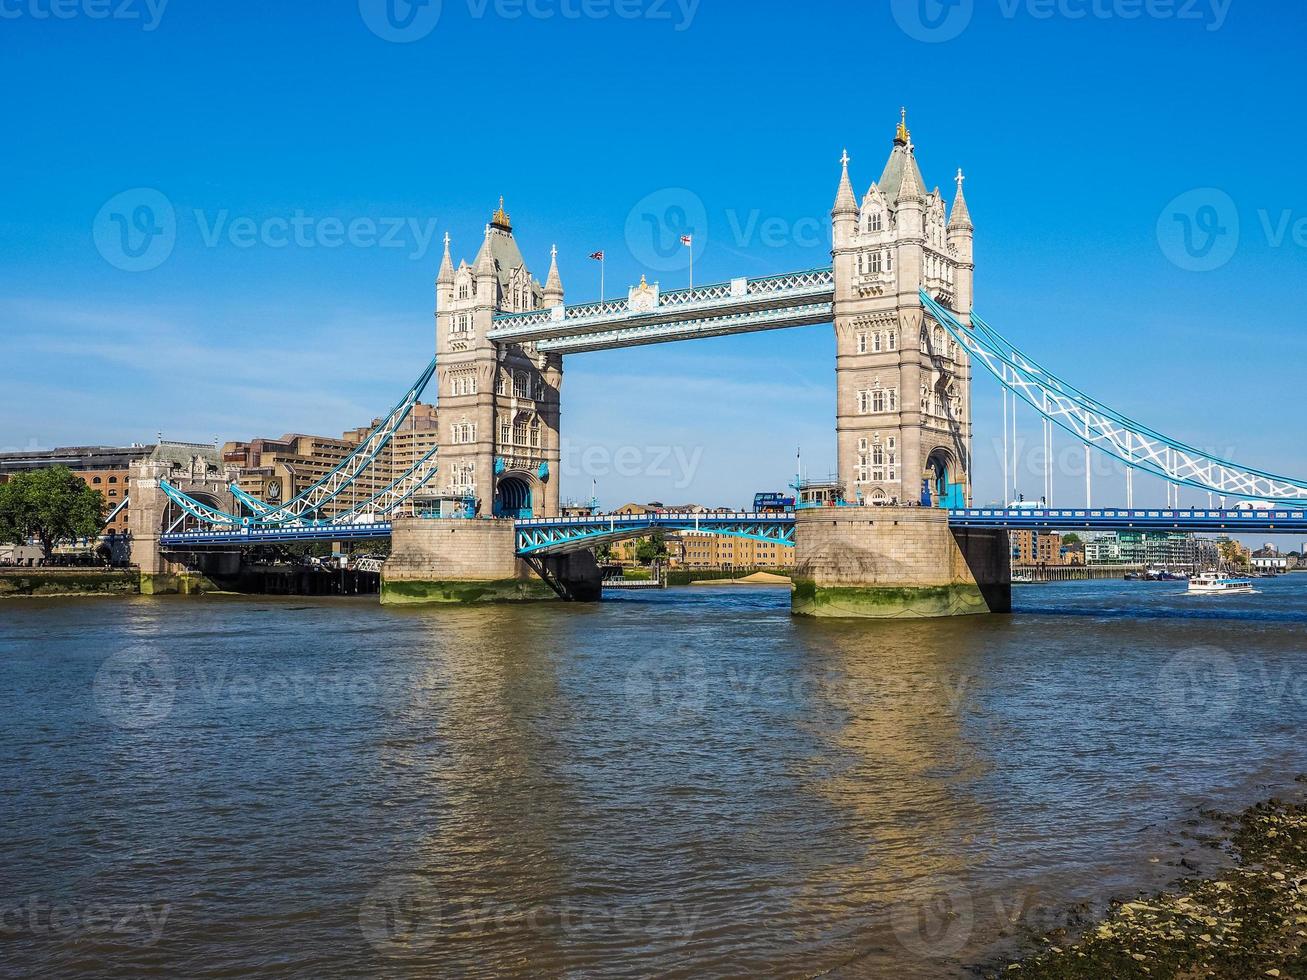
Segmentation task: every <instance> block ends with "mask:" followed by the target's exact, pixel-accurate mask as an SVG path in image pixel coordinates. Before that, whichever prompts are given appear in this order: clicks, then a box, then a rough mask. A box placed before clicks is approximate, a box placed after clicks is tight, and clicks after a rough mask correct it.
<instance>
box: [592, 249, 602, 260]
mask: <svg viewBox="0 0 1307 980" xmlns="http://www.w3.org/2000/svg"><path fill="white" fill-rule="evenodd" d="M590 258H592V259H594V260H595V261H596V262H602V261H603V260H604V253H603V252H602V251H600V252H591V253H590Z"/></svg>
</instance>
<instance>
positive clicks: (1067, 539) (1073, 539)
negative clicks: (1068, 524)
mask: <svg viewBox="0 0 1307 980" xmlns="http://www.w3.org/2000/svg"><path fill="white" fill-rule="evenodd" d="M1082 540H1083V539H1082V538H1081V537H1080V535H1078V534H1076V533H1075V532H1074V531H1073V532H1072V533H1070V534H1064V535H1062V543H1063V544H1079V543H1080V542H1081V541H1082Z"/></svg>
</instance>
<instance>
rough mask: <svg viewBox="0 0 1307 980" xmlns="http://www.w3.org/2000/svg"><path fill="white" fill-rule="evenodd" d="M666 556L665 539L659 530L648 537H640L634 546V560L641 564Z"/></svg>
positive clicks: (647, 563)
mask: <svg viewBox="0 0 1307 980" xmlns="http://www.w3.org/2000/svg"><path fill="white" fill-rule="evenodd" d="M666 557H667V541H666V539H665V538H664V536H663V533H662V532H661V531H658V532H657V533H655V534H654V535H653V537H649V538H641V539H640V542H639V543H638V544H637V545H636V546H635V560H636V561H638V562H639V563H640V564H641V565H649V564H652V563H653V560H654V559H655V558H666Z"/></svg>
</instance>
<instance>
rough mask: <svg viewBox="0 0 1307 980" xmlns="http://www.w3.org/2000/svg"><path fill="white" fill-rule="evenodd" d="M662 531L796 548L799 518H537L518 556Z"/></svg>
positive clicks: (523, 527) (524, 530)
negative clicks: (795, 520) (707, 535)
mask: <svg viewBox="0 0 1307 980" xmlns="http://www.w3.org/2000/svg"><path fill="white" fill-rule="evenodd" d="M659 530H662V531H691V532H694V531H698V532H701V533H704V534H723V535H728V536H731V537H740V538H752V539H753V540H755V541H765V542H769V543H774V544H781V545H793V544H794V515H793V514H755V513H748V512H740V513H722V512H716V513H699V514H690V513H677V514H668V513H657V514H602V515H594V516H590V517H556V518H550V517H544V518H534V519H531V520H522V521H518V522H517V551H518V554H521V555H531V554H563V553H565V552H569V551H583V550H585V549H588V548H593V547H597V546H598V545H601V544H607V543H611V542H613V541H621V540H623V539H625V538H634V537H640V536H642V535H645V534H649V533H650V532H652V531H659Z"/></svg>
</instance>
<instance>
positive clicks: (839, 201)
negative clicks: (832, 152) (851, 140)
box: [833, 149, 858, 214]
mask: <svg viewBox="0 0 1307 980" xmlns="http://www.w3.org/2000/svg"><path fill="white" fill-rule="evenodd" d="M840 167H841V171H840V189H839V190H838V191H837V192H836V194H835V207H834V209H833V213H834V214H857V212H858V201H857V198H855V197H854V196H853V183H852V182H851V181H850V180H849V151H848V150H847V149H846V150H845V151H844V152H843V153H842V154H841V155H840Z"/></svg>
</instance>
